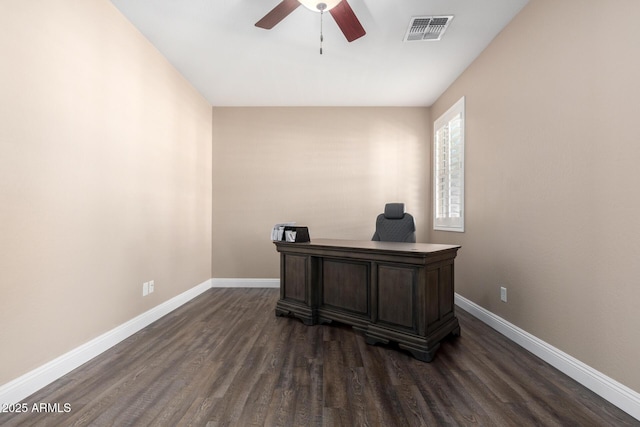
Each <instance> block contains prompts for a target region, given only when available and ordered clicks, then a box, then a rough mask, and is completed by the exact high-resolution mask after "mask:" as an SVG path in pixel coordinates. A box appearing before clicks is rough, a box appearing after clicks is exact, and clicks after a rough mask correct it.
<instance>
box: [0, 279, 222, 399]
mask: <svg viewBox="0 0 640 427" xmlns="http://www.w3.org/2000/svg"><path fill="white" fill-rule="evenodd" d="M210 288H211V279H209V280H206V281H205V282H203V283H201V284H199V285H197V286H195V287H193V288H191V289H189V290H188V291H185V292H183V293H181V294H180V295H177V296H175V297H173V298H171V299H170V300H168V301H165V302H164V303H162V304H160V305H158V306H156V307H154V308H152V309H151V310H149V311H146V312H144V313H142V314H141V315H139V316H137V317H135V318H133V319H131V320H129V321H128V322H126V323H123V324H122V325H120V326H118V327H116V328H114V329H112V330H110V331H109V332H106V333H104V334H102V335H100V336H99V337H97V338H94V339H92V340H91V341H89V342H87V343H86V344H83V345H81V346H80V347H77V348H75V349H73V350H71V351H70V352H68V353H65V354H63V355H62V356H60V357H58V358H56V359H54V360H52V361H50V362H48V363H46V364H44V365H42V366H40V367H39V368H36V369H34V370H33V371H31V372H27V373H26V374H24V375H22V376H21V377H18V378H16V379H15V380H13V381H11V382H8V383H6V384H4V385H3V386H1V387H0V404H2V403H6V404H12V403H18V402H20V401H22V400H23V399H24V398H26V397H28V396H30V395H31V394H33V393H35V392H36V391H38V390H40V389H41V388H43V387H45V386H47V385H49V384H51V383H52V382H53V381H55V380H57V379H58V378H60V377H62V376H64V375H66V374H68V373H69V372H71V371H72V370H74V369H76V368H78V367H79V366H81V365H83V364H84V363H86V362H88V361H89V360H91V359H93V358H94V357H96V356H98V355H99V354H101V353H103V352H104V351H106V350H108V349H109V348H111V347H113V346H114V345H116V344H118V343H119V342H121V341H123V340H125V339H126V338H128V337H130V336H131V335H133V334H135V333H136V332H138V331H139V330H141V329H143V328H145V327H146V326H148V325H150V324H151V323H153V322H155V321H156V320H158V319H160V318H161V317H162V316H165V315H166V314H168V313H170V312H172V311H173V310H175V309H176V308H178V307H180V306H181V305H183V304H185V303H186V302H188V301H190V300H192V299H193V298H195V297H197V296H198V295H200V294H201V293H203V292H205V291H207V290H208V289H210Z"/></svg>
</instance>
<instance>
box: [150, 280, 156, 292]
mask: <svg viewBox="0 0 640 427" xmlns="http://www.w3.org/2000/svg"><path fill="white" fill-rule="evenodd" d="M155 287H156V284H155V282H154V281H153V280H152V281H150V282H149V293H152V292H153V290H154V288H155Z"/></svg>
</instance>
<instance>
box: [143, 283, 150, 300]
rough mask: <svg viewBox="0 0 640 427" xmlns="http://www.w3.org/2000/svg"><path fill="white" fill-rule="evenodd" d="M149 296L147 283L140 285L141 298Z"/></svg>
mask: <svg viewBox="0 0 640 427" xmlns="http://www.w3.org/2000/svg"><path fill="white" fill-rule="evenodd" d="M147 295H149V282H144V283H143V284H142V296H143V297H146V296H147Z"/></svg>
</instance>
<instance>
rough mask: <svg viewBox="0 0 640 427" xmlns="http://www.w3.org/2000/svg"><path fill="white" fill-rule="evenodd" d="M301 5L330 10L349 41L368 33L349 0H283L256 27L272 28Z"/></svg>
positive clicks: (316, 9) (323, 10) (315, 9)
mask: <svg viewBox="0 0 640 427" xmlns="http://www.w3.org/2000/svg"><path fill="white" fill-rule="evenodd" d="M300 5H303V6H305V7H306V8H307V9H310V10H312V11H314V12H320V13H324V12H325V11H329V13H331V16H333V19H334V20H335V21H336V24H338V27H340V30H342V33H343V34H344V36H345V37H346V38H347V41H349V42H352V41H354V40H356V39H359V38H360V37H362V36H364V35H365V34H366V32H365V31H364V28H363V27H362V25H361V24H360V21H358V18H357V17H356V14H355V13H354V12H353V9H351V6H349V3H347V0H324V1H318V0H299V1H298V0H282V1H281V2H280V4H278V5H277V6H276V7H274V8H273V9H272V10H271V12H269V13H267V14H266V15H265V16H264V17H263V18H262V19H261V20H259V21H258V22H256V27H260V28H264V29H265V30H270V29H272V28H273V27H275V26H276V24H278V23H279V22H280V21H282V20H283V19H284V18H286V17H287V16H289V14H290V13H291V12H293V11H294V10H296V9H297V8H298V6H300Z"/></svg>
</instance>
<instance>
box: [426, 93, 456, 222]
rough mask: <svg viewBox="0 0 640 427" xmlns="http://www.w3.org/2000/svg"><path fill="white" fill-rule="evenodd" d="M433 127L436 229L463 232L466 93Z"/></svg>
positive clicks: (434, 217)
mask: <svg viewBox="0 0 640 427" xmlns="http://www.w3.org/2000/svg"><path fill="white" fill-rule="evenodd" d="M433 129H434V131H433V229H434V230H443V231H458V232H463V231H464V96H463V97H462V98H460V100H459V101H458V102H456V103H455V104H454V105H453V106H452V107H451V108H449V110H447V112H446V113H444V114H443V115H442V116H441V117H440V118H439V119H437V120H436V121H435V122H434V125H433Z"/></svg>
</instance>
